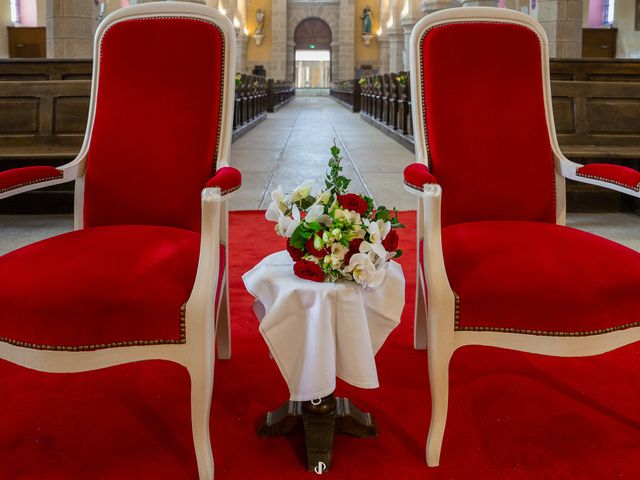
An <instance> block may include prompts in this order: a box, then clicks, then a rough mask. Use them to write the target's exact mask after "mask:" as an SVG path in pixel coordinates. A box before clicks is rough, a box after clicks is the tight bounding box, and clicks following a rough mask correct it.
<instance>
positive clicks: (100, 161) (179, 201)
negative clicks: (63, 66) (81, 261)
mask: <svg viewBox="0 0 640 480" xmlns="http://www.w3.org/2000/svg"><path fill="white" fill-rule="evenodd" d="M185 45H188V48H185ZM223 49H224V46H223V36H222V33H221V32H220V31H219V30H218V28H217V27H216V26H214V25H212V24H210V23H208V22H205V21H201V20H195V19H186V18H182V19H176V18H150V19H144V20H130V21H125V22H121V23H117V24H114V25H113V26H112V27H111V28H110V29H109V30H108V31H107V32H106V33H105V35H104V37H103V40H102V47H101V61H100V70H99V83H98V97H97V106H96V116H95V122H94V125H93V131H92V134H91V144H90V147H89V154H88V159H87V174H86V183H85V205H84V222H85V226H89V227H91V226H99V225H113V224H136V225H139V224H146V225H166V226H174V227H180V228H188V229H191V230H199V228H200V192H201V190H202V188H204V186H205V185H206V183H207V181H208V180H209V178H211V176H212V174H213V172H214V171H215V166H216V161H217V154H218V152H217V148H218V137H219V136H220V132H219V128H220V119H219V116H220V115H221V98H222V93H221V82H222V78H223V77H222V75H223V71H222V61H223ZM168 92H170V93H168Z"/></svg>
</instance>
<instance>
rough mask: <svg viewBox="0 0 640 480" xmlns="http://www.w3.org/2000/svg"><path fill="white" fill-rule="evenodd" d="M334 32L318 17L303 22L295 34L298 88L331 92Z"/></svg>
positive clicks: (295, 72) (295, 70)
mask: <svg viewBox="0 0 640 480" xmlns="http://www.w3.org/2000/svg"><path fill="white" fill-rule="evenodd" d="M332 38H333V35H332V32H331V27H329V24H328V23H327V22H325V21H324V20H322V19H321V18H317V17H309V18H306V19H304V20H302V21H301V22H300V23H298V25H297V26H296V28H295V30H294V32H293V41H294V44H295V45H294V55H293V58H292V59H291V60H292V61H293V62H294V64H295V66H294V82H295V86H296V88H329V86H330V83H331V43H332Z"/></svg>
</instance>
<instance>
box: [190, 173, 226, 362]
mask: <svg viewBox="0 0 640 480" xmlns="http://www.w3.org/2000/svg"><path fill="white" fill-rule="evenodd" d="M214 178H215V177H214ZM212 180H213V179H212ZM226 200H227V198H226V197H224V196H223V195H222V193H221V189H220V188H219V187H209V188H205V189H203V190H202V194H201V202H202V224H201V233H200V255H199V259H198V268H197V271H196V278H195V281H194V284H193V289H192V290H191V294H190V295H189V299H188V300H187V305H186V315H187V317H186V318H187V322H189V323H190V326H188V328H191V332H192V334H193V335H194V337H205V336H206V337H207V338H208V341H207V342H206V343H207V344H208V345H209V346H210V348H211V349H212V350H211V352H210V353H207V354H211V355H213V341H212V338H213V336H214V332H215V328H214V325H215V324H214V319H215V305H214V303H215V294H216V288H217V282H218V272H219V269H220V241H221V230H222V222H226V215H224V211H225V209H226V205H225V202H226Z"/></svg>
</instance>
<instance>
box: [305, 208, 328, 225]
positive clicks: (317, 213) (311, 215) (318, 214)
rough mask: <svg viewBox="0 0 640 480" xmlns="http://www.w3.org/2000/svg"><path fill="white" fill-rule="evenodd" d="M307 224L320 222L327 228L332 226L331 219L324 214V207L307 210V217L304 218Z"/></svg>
mask: <svg viewBox="0 0 640 480" xmlns="http://www.w3.org/2000/svg"><path fill="white" fill-rule="evenodd" d="M304 220H305V222H307V223H312V222H318V223H320V224H322V225H324V226H325V227H330V226H331V217H330V216H329V215H327V214H325V213H324V205H314V206H312V207H311V208H310V209H309V210H307V216H306V217H305V218H304Z"/></svg>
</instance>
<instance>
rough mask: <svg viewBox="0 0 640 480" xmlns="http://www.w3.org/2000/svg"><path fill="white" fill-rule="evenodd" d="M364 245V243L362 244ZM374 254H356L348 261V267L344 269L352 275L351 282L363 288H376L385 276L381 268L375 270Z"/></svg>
mask: <svg viewBox="0 0 640 480" xmlns="http://www.w3.org/2000/svg"><path fill="white" fill-rule="evenodd" d="M363 243H364V242H363ZM374 260H375V253H374V252H373V251H370V252H369V253H356V254H355V255H353V256H352V257H351V259H350V260H349V266H348V267H347V268H346V269H345V270H346V271H347V272H349V273H351V275H353V280H354V281H355V282H356V283H357V284H359V285H362V286H364V287H377V286H378V285H380V284H381V283H382V282H383V280H384V277H385V276H386V274H387V270H386V269H385V268H383V267H381V268H376V263H375V261H374Z"/></svg>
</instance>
